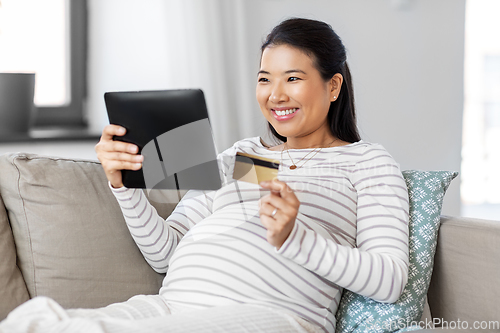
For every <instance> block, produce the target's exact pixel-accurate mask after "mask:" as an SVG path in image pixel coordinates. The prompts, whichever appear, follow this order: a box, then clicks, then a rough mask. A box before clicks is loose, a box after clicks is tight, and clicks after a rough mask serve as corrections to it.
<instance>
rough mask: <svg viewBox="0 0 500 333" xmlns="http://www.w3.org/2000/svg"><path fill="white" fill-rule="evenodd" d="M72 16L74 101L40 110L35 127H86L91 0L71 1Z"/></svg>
mask: <svg viewBox="0 0 500 333" xmlns="http://www.w3.org/2000/svg"><path fill="white" fill-rule="evenodd" d="M67 2H68V6H69V8H68V15H69V74H70V77H69V87H70V102H69V104H65V105H61V106H44V107H37V106H35V109H36V113H35V114H36V117H35V121H34V127H35V128H41V127H42V128H43V127H79V128H86V127H87V120H86V117H85V112H84V102H85V98H86V96H87V27H88V9H87V0H67Z"/></svg>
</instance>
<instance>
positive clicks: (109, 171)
mask: <svg viewBox="0 0 500 333" xmlns="http://www.w3.org/2000/svg"><path fill="white" fill-rule="evenodd" d="M125 132H126V129H125V128H124V127H121V126H118V125H107V126H106V127H104V129H103V131H102V136H101V140H99V142H98V143H97V145H96V146H95V151H96V153H97V158H98V159H99V161H100V162H101V165H102V167H103V169H104V173H105V174H106V177H107V178H108V180H109V182H110V183H111V186H113V187H115V188H119V187H123V182H122V173H121V170H139V169H140V168H142V162H143V161H144V157H143V156H142V155H137V152H138V151H139V147H137V146H136V145H134V144H132V143H127V142H122V141H113V136H115V135H116V136H123V135H125Z"/></svg>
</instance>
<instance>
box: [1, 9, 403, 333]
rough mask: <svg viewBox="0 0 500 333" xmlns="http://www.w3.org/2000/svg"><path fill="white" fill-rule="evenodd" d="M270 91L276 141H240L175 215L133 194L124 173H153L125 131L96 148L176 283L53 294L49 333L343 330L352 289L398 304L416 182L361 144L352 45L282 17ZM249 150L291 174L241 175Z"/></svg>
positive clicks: (152, 253)
mask: <svg viewBox="0 0 500 333" xmlns="http://www.w3.org/2000/svg"><path fill="white" fill-rule="evenodd" d="M256 96H257V100H258V103H259V105H260V109H261V112H262V114H263V116H264V117H265V118H266V119H267V121H268V125H269V130H270V131H271V132H272V134H273V136H274V138H275V139H276V140H275V141H276V143H275V144H268V143H265V142H264V141H262V140H261V139H260V138H258V137H254V138H248V139H244V140H241V141H238V142H236V143H235V144H234V145H233V146H232V147H231V148H229V149H227V150H226V151H224V152H223V153H221V154H220V155H219V156H218V160H219V165H220V170H221V177H222V179H223V186H222V188H220V189H219V190H217V191H194V190H193V191H189V192H188V193H187V194H186V195H185V196H184V198H182V200H181V202H180V203H179V204H178V205H177V207H176V209H175V210H174V212H173V213H172V214H171V215H170V216H169V217H168V218H167V219H166V220H164V219H162V218H161V217H159V215H158V214H157V213H156V211H155V209H154V208H153V207H152V206H151V205H150V203H149V202H148V201H147V199H146V197H145V196H144V194H143V192H142V190H138V189H128V188H125V187H123V184H122V178H121V171H120V170H124V169H129V170H138V169H140V168H141V167H142V162H143V157H142V156H140V155H138V154H137V152H138V147H136V146H134V145H132V144H128V143H124V142H119V141H113V140H112V137H113V136H120V135H123V134H124V133H125V129H124V128H121V127H119V126H115V125H109V126H107V127H106V128H105V129H104V131H103V134H102V137H101V141H100V142H99V143H98V144H97V146H96V152H97V155H98V158H99V160H100V161H101V163H102V166H103V168H104V171H105V173H106V175H107V178H108V180H109V184H110V187H111V189H112V191H113V193H114V195H115V196H116V199H117V201H118V202H119V204H120V207H121V209H122V212H123V215H124V217H125V220H126V223H127V226H128V228H129V230H130V233H131V234H132V237H133V238H134V240H135V242H136V243H137V246H138V247H139V249H140V250H141V252H142V254H143V255H144V258H145V259H146V260H147V262H148V263H149V264H150V265H151V267H152V268H153V269H155V270H156V271H157V272H163V273H167V275H166V277H165V279H164V281H163V286H162V287H161V289H160V291H159V294H158V295H147V296H145V295H140V296H135V297H133V298H131V299H130V300H128V301H127V302H124V303H117V304H111V305H109V306H108V307H105V308H102V309H74V310H63V309H62V308H60V306H58V305H57V303H55V302H53V301H51V300H47V299H45V300H43V302H45V303H46V304H49V305H50V307H51V309H52V310H51V311H52V313H56V314H57V315H54V316H55V317H57V318H56V319H53V320H46V326H45V329H44V330H43V331H44V332H46V331H51V330H52V331H58V329H61V328H62V327H64V328H65V331H81V330H84V331H86V332H89V331H92V330H94V331H95V332H334V330H335V313H336V311H337V308H338V305H339V301H340V297H341V295H342V290H343V289H344V288H346V289H349V290H351V291H353V292H356V293H359V294H362V295H364V296H367V297H370V298H373V299H375V300H377V301H380V302H394V301H396V300H397V299H398V297H399V296H400V294H401V293H402V291H403V288H404V286H405V284H406V282H407V278H408V193H407V188H406V185H405V182H404V180H403V177H402V174H401V172H400V169H399V166H398V164H397V163H396V162H395V161H394V159H393V158H392V157H391V155H390V154H389V153H388V152H387V151H386V150H385V149H384V148H383V147H382V146H381V145H379V144H373V143H369V142H365V141H363V140H361V139H360V137H359V134H358V131H357V127H356V117H355V109H354V98H353V88H352V82H351V75H350V72H349V67H348V65H347V62H346V52H345V48H344V46H343V44H342V42H341V40H340V38H339V37H338V36H337V35H336V34H335V32H334V31H333V30H332V28H331V27H330V26H329V25H328V24H326V23H324V22H320V21H315V20H308V19H300V18H293V19H289V20H285V21H283V22H282V23H280V24H279V25H278V26H276V27H275V28H274V29H273V30H272V32H271V33H270V34H269V35H268V36H267V39H266V40H265V42H264V44H263V45H262V54H261V61H260V70H259V72H258V75H257V87H256ZM237 152H241V153H248V154H252V155H258V156H261V157H265V158H272V159H274V160H279V161H280V169H279V172H278V178H277V179H276V180H273V181H269V182H263V183H261V184H259V185H256V184H251V183H246V182H241V181H236V180H234V179H233V178H232V172H233V168H234V161H235V155H236V153H237ZM30 302H31V303H33V302H37V300H36V299H35V300H33V301H30ZM30 302H28V303H30ZM38 302H42V301H41V300H39V301H38ZM22 307H23V306H21V307H20V308H19V309H18V310H15V311H14V312H16V311H20V310H21V308H22ZM33 307H35V306H34V305H33ZM25 310H28V307H26V309H25ZM19 316H20V315H18V317H19ZM28 317H29V316H28ZM15 318H16V316H15V315H13V316H11V317H9V319H7V320H6V321H5V322H4V323H2V325H0V331H1V332H3V331H2V329H4V327H7V325H8V324H9V321H12V320H14V319H15ZM4 325H5V326H4ZM40 325H42V324H40ZM63 325H67V326H63ZM9 327H11V326H9ZM40 327H42V326H40ZM66 329H67V330H66Z"/></svg>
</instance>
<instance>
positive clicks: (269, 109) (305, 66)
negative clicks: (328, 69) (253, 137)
mask: <svg viewBox="0 0 500 333" xmlns="http://www.w3.org/2000/svg"><path fill="white" fill-rule="evenodd" d="M341 85H342V76H341V75H340V74H335V76H334V77H333V78H332V79H331V80H329V81H326V82H325V80H323V78H322V77H321V74H320V73H319V71H318V70H317V69H316V68H315V67H314V65H313V59H312V58H311V57H310V56H308V55H307V54H305V53H304V52H302V51H301V50H299V49H297V48H294V47H291V46H288V45H279V46H272V47H267V48H266V49H265V50H264V52H263V53H262V59H261V63H260V71H259V76H258V83H257V89H256V96H257V101H258V102H259V105H260V110H261V111H262V114H263V115H264V117H266V119H267V120H268V121H269V122H270V123H271V125H273V127H274V129H275V130H276V131H277V132H278V133H279V134H280V135H282V136H285V137H287V138H288V140H289V139H291V138H293V139H294V140H295V139H306V140H305V141H307V142H309V143H314V144H321V143H324V140H325V139H329V138H332V137H333V136H332V134H331V131H330V128H329V124H328V120H327V115H328V110H329V108H330V103H331V102H332V101H334V100H335V99H336V97H337V96H338V93H339V92H340V87H341Z"/></svg>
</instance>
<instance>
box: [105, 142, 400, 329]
mask: <svg viewBox="0 0 500 333" xmlns="http://www.w3.org/2000/svg"><path fill="white" fill-rule="evenodd" d="M238 151H239V152H244V153H249V154H254V155H259V156H263V157H267V158H272V159H277V160H280V159H281V158H282V159H283V160H282V161H281V167H280V170H279V173H278V179H279V180H281V181H284V182H286V183H287V184H288V186H290V187H291V188H292V189H293V190H294V193H295V195H296V196H297V198H298V199H299V201H300V207H299V213H298V215H297V218H296V220H295V224H294V227H293V230H292V231H291V233H290V235H289V237H288V238H287V240H286V241H285V242H284V243H283V245H282V246H281V247H280V249H279V250H277V249H276V248H275V247H273V246H272V245H270V244H269V243H268V242H267V240H266V229H265V228H264V226H263V225H262V223H261V222H260V217H259V213H258V210H259V207H258V200H259V199H260V198H261V197H262V196H264V195H265V194H267V193H269V191H268V190H263V189H262V188H260V187H259V186H258V185H254V184H251V183H246V182H241V181H235V180H233V179H232V170H233V167H234V160H235V154H236V152H238ZM311 151H312V149H290V150H289V152H288V153H289V154H290V156H289V155H288V153H286V152H285V153H284V154H282V152H281V151H271V150H269V149H267V148H266V147H265V146H263V145H262V143H261V141H260V140H259V138H257V137H256V138H249V139H244V140H241V141H238V142H237V143H235V144H234V146H233V147H231V148H229V149H227V150H226V151H224V152H223V153H221V154H220V155H219V157H218V158H219V162H220V163H219V164H220V166H221V177H222V179H223V186H222V188H221V189H219V190H217V191H194V190H192V191H189V192H188V193H187V194H186V195H185V196H184V197H183V199H182V200H181V202H180V203H179V204H178V205H177V207H176V209H175V210H174V211H173V213H172V214H171V215H170V216H169V217H168V218H167V219H166V220H164V219H162V218H161V217H160V216H158V214H157V213H156V211H155V209H154V208H153V207H152V206H151V205H150V203H149V202H148V201H147V199H146V197H145V196H144V194H143V192H142V191H141V190H133V189H126V188H122V189H115V190H114V191H113V192H114V193H115V196H116V198H117V200H118V202H119V204H120V206H121V209H122V211H123V214H124V216H125V220H126V222H127V225H128V228H129V230H130V232H131V234H132V236H133V238H134V239H135V241H136V243H137V245H138V247H139V248H140V250H141V252H142V253H143V255H144V257H145V258H146V260H147V261H148V263H149V264H150V265H151V266H152V267H153V268H154V269H155V270H156V271H158V272H167V275H166V277H165V279H164V281H163V286H162V288H161V289H160V295H162V296H163V297H164V298H165V299H166V300H167V301H168V302H169V303H171V304H173V305H175V304H176V303H177V304H181V305H183V306H192V307H196V308H205V307H212V306H219V305H231V304H239V303H251V304H256V305H262V306H267V307H273V308H278V309H280V310H282V311H286V312H288V313H291V314H294V315H298V316H300V317H302V318H304V319H306V320H308V321H310V322H311V323H313V324H316V325H318V326H320V327H322V328H323V329H324V330H325V331H328V332H333V331H334V329H335V312H336V310H337V307H338V304H339V301H340V296H341V293H342V288H347V289H349V290H351V291H353V292H356V293H359V294H362V295H365V296H368V297H370V298H373V299H375V300H378V301H381V302H394V301H396V300H397V299H398V298H399V296H400V294H401V293H402V290H403V288H404V286H405V284H406V282H407V278H408V192H407V188H406V184H405V182H404V179H403V177H402V174H401V171H400V169H399V166H398V164H397V163H396V162H395V161H394V159H393V158H392V157H391V155H389V153H388V152H387V151H386V150H385V149H384V148H383V147H382V146H381V145H379V144H372V143H368V142H364V141H359V142H356V143H352V144H349V145H346V146H339V147H331V148H324V149H322V150H321V151H319V152H318V153H317V154H315V155H314V156H313V154H309V155H308V157H306V158H305V159H304V160H303V161H306V160H307V159H308V158H309V157H311V156H313V157H312V158H311V159H310V160H307V162H306V163H305V164H303V166H302V167H300V168H298V169H295V170H290V169H289V166H290V165H291V164H292V162H291V160H290V157H291V158H292V159H293V161H294V162H296V163H297V162H298V161H299V160H300V159H301V158H302V157H304V156H305V155H306V154H307V153H310V152H311ZM303 161H302V162H303ZM302 162H300V163H298V164H299V165H302Z"/></svg>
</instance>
